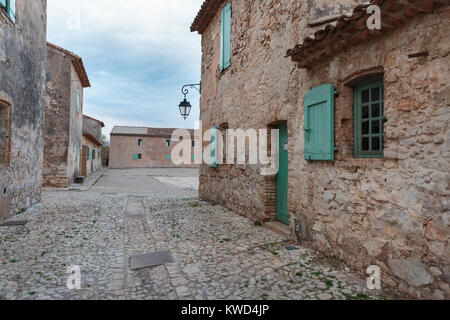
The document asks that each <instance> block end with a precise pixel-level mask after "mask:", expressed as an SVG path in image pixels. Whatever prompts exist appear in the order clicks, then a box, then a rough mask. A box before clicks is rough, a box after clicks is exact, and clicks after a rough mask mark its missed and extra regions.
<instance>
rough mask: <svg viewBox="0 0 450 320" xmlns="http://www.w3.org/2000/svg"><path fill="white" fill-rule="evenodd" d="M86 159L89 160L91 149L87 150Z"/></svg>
mask: <svg viewBox="0 0 450 320" xmlns="http://www.w3.org/2000/svg"><path fill="white" fill-rule="evenodd" d="M87 159H88V160H91V149H90V148H88V149H87Z"/></svg>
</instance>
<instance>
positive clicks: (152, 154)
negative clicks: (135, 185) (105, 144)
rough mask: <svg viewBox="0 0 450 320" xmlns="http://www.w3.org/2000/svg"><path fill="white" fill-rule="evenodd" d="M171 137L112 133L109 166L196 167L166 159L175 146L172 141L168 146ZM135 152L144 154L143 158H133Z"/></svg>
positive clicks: (117, 167) (116, 167) (122, 167)
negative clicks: (176, 163) (139, 141)
mask: <svg viewBox="0 0 450 320" xmlns="http://www.w3.org/2000/svg"><path fill="white" fill-rule="evenodd" d="M138 139H142V140H143V145H142V146H138ZM170 139H171V137H146V136H143V137H142V136H141V137H138V136H116V135H111V144H110V158H109V166H110V168H114V169H125V168H173V167H184V168H192V167H196V166H195V165H183V166H175V165H174V164H173V162H172V161H171V160H166V155H168V154H171V153H172V150H173V148H174V146H175V145H174V143H173V142H172V143H171V146H170V147H167V145H166V140H170ZM133 154H142V160H133ZM192 154H194V148H192Z"/></svg>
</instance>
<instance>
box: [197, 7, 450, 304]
mask: <svg viewBox="0 0 450 320" xmlns="http://www.w3.org/2000/svg"><path fill="white" fill-rule="evenodd" d="M362 2H363V1H352V0H347V1H345V0H339V1H306V0H305V1H282V0H271V1H246V0H228V1H222V0H207V1H205V2H204V4H203V6H202V8H201V10H200V11H199V13H198V15H197V17H196V19H195V21H194V23H193V25H192V28H191V31H197V32H199V33H200V34H201V35H202V53H203V57H202V96H201V101H200V106H201V120H202V122H203V131H206V130H208V129H210V128H212V127H218V128H219V129H222V131H224V129H226V128H230V129H243V130H247V129H251V128H252V129H269V130H270V129H280V131H279V132H280V151H279V157H280V165H279V171H278V174H277V175H273V176H263V175H261V174H260V169H261V166H260V165H220V164H219V165H218V166H217V167H210V166H208V165H203V166H202V168H201V177H200V195H201V197H202V198H204V199H207V200H212V201H216V202H219V203H221V204H223V205H225V206H227V207H228V208H230V209H232V210H234V211H236V212H238V213H239V214H242V215H245V216H247V217H249V218H251V219H254V220H257V221H263V222H266V223H268V224H269V225H271V226H272V227H273V228H277V229H283V228H288V229H287V230H288V231H289V233H290V234H291V237H294V236H296V238H297V239H298V240H299V241H301V242H303V243H309V244H310V245H311V246H312V247H314V248H316V249H317V250H319V251H320V252H322V253H324V254H327V255H329V256H332V257H334V258H336V259H338V260H341V261H344V262H345V263H347V265H348V266H349V267H352V268H353V269H355V270H359V271H360V272H362V273H365V272H366V269H367V267H368V266H370V265H377V266H379V267H380V268H381V271H382V282H383V285H384V286H389V287H393V288H397V289H398V290H400V291H401V292H402V293H404V294H411V295H414V296H416V297H421V298H430V297H432V298H438V299H439V298H443V297H444V296H445V297H447V298H448V297H449V296H450V295H449V294H450V291H449V282H450V267H449V261H450V250H449V247H448V245H449V239H450V233H449V230H450V228H449V221H450V219H449V218H450V214H449V209H450V202H449V190H450V188H449V180H450V179H449V178H450V175H449V170H450V169H449V168H450V160H449V159H450V153H449V152H450V139H449V131H448V130H449V128H448V124H449V117H450V112H449V111H450V109H449V106H450V88H449V71H450V70H449V51H450V42H449V40H450V30H449V29H450V25H449V23H448V21H449V18H450V10H449V6H448V4H449V2H448V1H446V0H435V1H433V0H431V1H422V0H402V1H399V0H374V1H371V5H377V6H378V7H379V8H381V29H373V30H372V29H370V28H368V26H369V25H370V24H368V22H369V21H370V20H369V18H370V17H372V15H371V14H369V13H370V12H372V11H370V10H369V11H370V12H368V6H369V4H367V3H365V4H362ZM372 13H373V12H372ZM205 144H206V143H205ZM269 150H270V148H269ZM274 221H280V222H278V224H277V223H275V222H274ZM282 224H283V225H285V226H286V227H283V226H282Z"/></svg>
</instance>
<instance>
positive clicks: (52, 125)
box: [43, 46, 72, 187]
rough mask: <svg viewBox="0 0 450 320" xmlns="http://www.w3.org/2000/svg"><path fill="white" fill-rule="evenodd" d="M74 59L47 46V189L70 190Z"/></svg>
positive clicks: (45, 171)
mask: <svg viewBox="0 0 450 320" xmlns="http://www.w3.org/2000/svg"><path fill="white" fill-rule="evenodd" d="M71 65H72V59H71V58H70V57H69V56H67V55H65V54H64V53H62V52H61V51H59V50H57V49H55V48H52V47H50V46H48V47H47V75H46V76H47V79H46V94H45V101H46V103H45V144H44V176H43V179H44V181H43V184H44V186H58V187H67V186H68V184H69V181H68V176H67V165H68V148H67V146H68V144H69V128H70V122H69V121H70V111H71V110H70V95H71V92H70V81H71Z"/></svg>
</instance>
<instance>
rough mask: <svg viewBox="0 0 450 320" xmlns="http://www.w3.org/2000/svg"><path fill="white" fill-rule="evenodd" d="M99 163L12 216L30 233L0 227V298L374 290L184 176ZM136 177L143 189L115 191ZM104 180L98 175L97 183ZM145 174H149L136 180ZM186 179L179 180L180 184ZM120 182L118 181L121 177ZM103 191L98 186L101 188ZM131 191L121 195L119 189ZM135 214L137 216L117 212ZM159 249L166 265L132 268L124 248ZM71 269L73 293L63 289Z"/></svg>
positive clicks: (325, 296) (350, 294) (335, 294)
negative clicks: (76, 273)
mask: <svg viewBox="0 0 450 320" xmlns="http://www.w3.org/2000/svg"><path fill="white" fill-rule="evenodd" d="M143 172H144V171H142V170H140V173H141V174H140V175H138V176H136V174H135V173H134V171H133V170H107V171H105V176H106V178H105V177H103V178H102V179H100V180H99V181H98V182H97V183H96V184H95V185H93V186H92V187H90V188H89V190H85V191H81V192H80V191H67V190H65V191H62V190H53V191H46V192H45V193H44V194H43V202H42V204H40V205H37V206H35V207H33V208H32V209H30V210H29V211H28V212H27V213H25V214H23V215H21V217H20V218H21V219H26V220H28V221H29V223H28V227H29V229H30V232H27V231H26V230H21V229H8V228H6V229H1V230H0V297H2V298H4V299H11V300H13V299H33V300H35V299H44V300H47V299H48V300H50V299H136V300H152V299H155V300H158V299H243V300H245V299H280V300H284V299H289V300H300V299H321V300H329V299H368V298H374V299H376V298H378V297H384V296H382V294H383V293H382V292H373V291H368V290H366V289H365V280H364V279H362V278H360V277H358V275H355V274H352V273H351V272H349V271H348V270H347V271H346V270H345V266H339V267H331V266H329V265H327V264H324V263H322V262H321V259H320V257H319V256H317V255H316V254H315V253H314V252H313V251H311V250H310V249H307V248H303V247H301V246H298V245H297V246H296V247H297V249H298V250H288V249H286V247H287V246H288V245H290V244H289V243H286V242H284V241H283V239H282V237H280V236H279V235H277V234H275V233H273V232H272V231H270V230H267V229H265V228H263V227H258V226H255V224H254V223H252V222H251V221H250V220H248V219H246V218H244V217H241V216H239V215H237V214H235V213H233V212H230V211H229V210H227V209H225V208H223V207H221V206H218V205H214V204H211V203H207V202H202V201H199V200H198V199H197V198H196V197H197V191H196V190H195V189H193V188H188V187H189V185H191V184H192V179H195V177H192V179H191V180H189V179H186V175H189V174H190V173H191V172H192V171H190V173H189V174H186V173H184V174H183V173H182V171H176V173H175V174H174V177H173V178H176V175H177V174H180V173H181V174H180V175H181V176H184V179H182V180H181V181H184V182H180V187H179V188H176V187H174V185H173V179H170V181H171V185H164V184H163V183H162V182H158V181H157V180H155V179H153V178H152V177H154V176H167V175H170V173H171V171H170V170H169V169H164V174H161V173H159V174H158V170H149V173H148V174H142V173H143ZM129 176H133V177H135V176H136V179H137V180H136V182H134V183H138V184H140V185H142V186H145V188H146V189H144V190H141V191H142V194H143V196H141V197H134V196H133V195H135V194H136V191H137V190H131V191H130V193H126V192H124V188H125V187H126V185H125V186H124V184H122V182H123V181H124V179H126V178H127V177H129ZM103 179H106V180H103ZM146 179H151V181H149V182H148V183H146V181H147V180H146ZM187 180H189V182H187ZM126 183H128V182H125V184H126ZM105 189H106V190H108V192H107V193H105ZM130 195H131V196H132V197H129V196H130ZM129 214H142V215H143V219H126V217H127V215H129ZM165 250H169V251H170V252H171V253H172V255H173V258H174V260H175V262H173V263H169V264H167V265H163V266H158V267H155V268H148V269H143V270H136V271H133V270H131V269H130V268H129V263H128V258H129V257H130V256H131V255H135V254H140V253H147V252H158V251H165ZM73 265H76V266H80V268H81V280H82V281H81V287H82V288H81V290H69V289H68V288H67V286H66V282H67V278H68V274H67V273H66V271H67V268H68V267H69V266H73Z"/></svg>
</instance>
